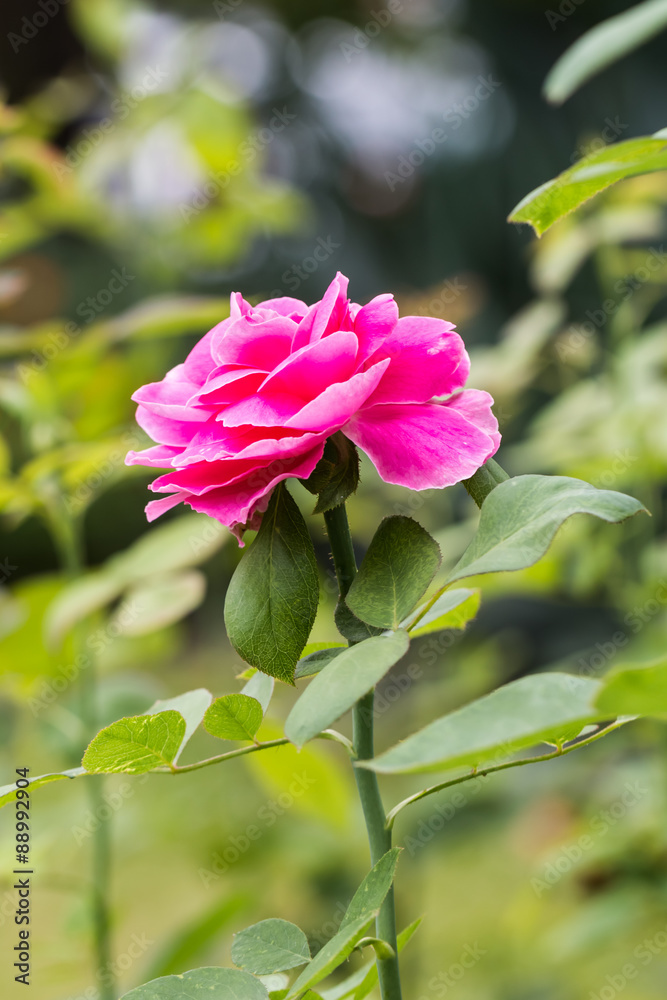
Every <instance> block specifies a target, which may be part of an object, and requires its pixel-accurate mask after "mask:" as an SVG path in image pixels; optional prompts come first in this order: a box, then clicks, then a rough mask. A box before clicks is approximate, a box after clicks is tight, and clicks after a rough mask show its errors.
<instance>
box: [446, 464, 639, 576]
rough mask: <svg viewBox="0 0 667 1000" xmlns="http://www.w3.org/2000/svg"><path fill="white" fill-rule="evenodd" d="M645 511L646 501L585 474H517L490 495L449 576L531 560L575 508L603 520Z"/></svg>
mask: <svg viewBox="0 0 667 1000" xmlns="http://www.w3.org/2000/svg"><path fill="white" fill-rule="evenodd" d="M640 511H645V507H644V506H643V505H642V504H641V503H640V502H639V500H635V499H634V497H629V496H626V495H625V494H624V493H615V492H613V491H612V490H598V489H596V488H595V487H594V486H591V485H590V483H585V482H583V481H582V480H580V479H569V478H567V477H566V476H516V477H515V478H514V479H508V480H507V481H506V482H504V483H500V484H499V485H498V486H496V488H495V489H494V490H492V492H491V493H489V495H488V496H487V498H486V500H485V501H484V503H483V504H482V510H481V517H480V522H479V528H478V530H477V534H476V535H475V537H474V538H473V540H472V542H471V543H470V545H469V546H468V548H467V549H466V550H465V552H464V553H463V556H462V557H461V559H460V560H459V561H458V563H457V564H456V566H455V567H454V569H453V570H452V572H451V573H450V574H449V577H448V582H449V583H452V582H453V581H454V580H461V579H463V578H464V577H468V576H476V575H477V574H478V573H498V572H502V571H506V570H517V569H525V567H527V566H532V565H533V564H534V563H536V562H537V561H538V559H540V558H541V557H542V556H543V555H544V553H545V552H546V551H547V549H548V548H549V546H550V545H551V542H552V541H553V538H554V535H555V534H556V532H557V530H558V528H559V527H560V526H561V524H562V523H563V522H564V521H566V520H567V518H568V517H571V516H572V515H573V514H593V515H594V516H595V517H599V518H601V519H602V520H603V521H609V522H618V521H624V520H625V519H626V518H627V517H631V516H632V515H633V514H637V513H639V512H640Z"/></svg>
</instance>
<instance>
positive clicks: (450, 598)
mask: <svg viewBox="0 0 667 1000" xmlns="http://www.w3.org/2000/svg"><path fill="white" fill-rule="evenodd" d="M480 599H481V598H480V592H479V590H468V589H466V588H463V587H462V588H461V589H460V590H445V591H444V592H439V593H438V594H436V596H435V597H434V598H431V600H430V601H428V602H427V603H426V604H425V605H424V606H423V607H422V608H418V609H417V613H416V615H415V617H414V618H413V619H412V622H411V623H410V624H409V625H407V626H406V627H407V629H408V631H409V632H410V636H411V638H413V639H416V638H417V637H418V636H420V635H429V634H430V633H431V632H440V631H442V629H446V628H453V629H464V628H465V627H466V625H467V624H468V622H469V621H472V619H473V618H474V617H475V615H476V614H477V612H478V610H479V603H480Z"/></svg>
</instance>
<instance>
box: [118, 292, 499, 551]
mask: <svg viewBox="0 0 667 1000" xmlns="http://www.w3.org/2000/svg"><path fill="white" fill-rule="evenodd" d="M347 285H348V279H347V278H345V277H344V276H343V275H341V274H337V275H336V277H335V278H334V280H333V281H332V283H331V285H330V286H329V288H328V289H327V291H326V293H325V295H324V297H323V298H322V299H321V301H320V302H317V303H316V304H315V305H313V306H311V307H308V306H307V305H306V304H305V303H303V302H301V301H299V300H298V299H293V298H289V297H285V298H277V299H269V300H267V301H265V302H262V303H260V304H259V305H257V306H251V305H249V304H248V303H247V302H246V301H245V300H244V299H243V298H242V296H241V295H240V294H239V293H234V294H233V295H232V296H231V312H230V316H229V318H228V319H226V320H224V321H223V322H221V323H219V324H218V325H217V326H215V327H214V328H213V329H212V330H210V331H209V332H208V333H207V334H206V335H205V336H204V337H203V338H202V339H201V340H200V341H199V343H198V344H197V345H196V346H195V347H194V348H193V350H192V351H191V352H190V354H189V355H188V357H187V358H186V360H185V362H184V363H183V364H180V365H177V366H176V367H175V368H173V369H172V370H171V371H169V372H168V373H167V375H165V377H164V378H163V379H162V381H160V382H153V383H151V384H149V385H145V386H143V387H142V388H141V389H139V390H138V391H137V392H136V393H135V394H134V396H133V399H134V400H135V401H136V402H137V403H138V404H139V405H138V408H137V421H138V423H139V425H140V426H141V427H142V428H143V429H144V430H145V431H146V433H147V434H148V435H149V436H150V437H151V438H152V439H153V440H154V441H155V442H157V443H156V445H155V446H154V447H151V448H148V449H147V450H146V451H142V452H134V451H132V452H130V453H129V454H128V456H127V459H126V461H127V463H128V464H130V465H132V464H137V465H147V466H154V467H157V468H168V469H169V471H168V472H167V473H166V474H165V475H162V476H160V477H159V478H157V479H156V480H155V481H154V482H153V483H152V485H151V489H152V490H153V491H154V492H156V493H165V494H167V495H166V496H164V497H162V498H161V499H159V500H153V501H152V502H151V503H149V504H148V506H147V507H146V513H147V516H148V519H149V520H153V519H154V518H156V517H158V516H159V515H160V514H162V513H164V512H165V511H167V510H169V509H170V508H171V507H174V506H175V505H176V504H179V503H186V504H188V505H189V506H190V507H192V508H193V509H194V510H197V511H201V512H203V513H206V514H209V515H211V516H212V517H214V518H216V519H217V520H218V521H221V522H222V523H223V524H225V525H228V526H229V527H230V528H231V529H232V530H233V531H235V533H236V534H237V535H238V536H239V538H240V537H241V534H242V531H243V529H244V528H246V527H254V528H256V527H258V524H259V520H260V518H261V514H262V512H263V511H264V510H266V507H267V505H268V502H269V498H270V495H271V492H272V490H273V489H274V487H275V486H276V485H277V484H278V483H279V482H280V481H281V480H283V479H287V478H288V477H292V476H294V477H299V478H305V477H308V476H309V475H310V474H311V473H312V472H313V470H314V469H315V466H316V465H317V463H318V462H319V460H320V459H321V458H322V454H323V451H324V446H325V443H326V440H327V438H328V437H330V436H331V435H333V434H334V433H336V432H337V431H342V433H343V434H344V435H345V436H346V437H347V438H349V439H350V440H351V441H353V442H354V443H355V444H356V445H358V446H359V447H360V448H361V449H362V450H363V451H364V452H366V454H367V455H368V456H369V457H370V459H371V460H372V462H373V463H374V465H375V467H376V468H377V470H378V472H379V474H380V476H381V477H382V479H384V480H385V482H388V483H394V484H397V485H399V486H406V487H409V488H410V489H414V490H423V489H427V488H433V487H436V488H441V487H444V486H451V485H452V484H454V483H457V482H459V481H460V480H462V479H467V478H468V477H470V476H472V475H473V473H474V472H475V471H476V470H477V469H478V468H479V467H480V466H481V465H482V464H483V463H484V462H485V461H486V460H487V459H488V458H490V457H491V456H492V455H493V454H494V453H495V452H496V450H497V448H498V445H499V442H500V436H499V434H498V424H497V421H496V419H495V417H494V416H493V414H492V412H491V404H492V402H493V400H492V399H491V397H490V396H489V394H488V393H486V392H480V391H477V390H474V389H465V390H464V389H463V386H464V385H465V382H466V379H467V377H468V373H469V367H470V365H469V360H468V355H467V353H466V351H465V348H464V345H463V341H462V340H461V337H460V336H459V335H458V334H457V333H456V332H455V330H454V327H453V325H452V324H451V323H446V322H444V321H443V320H439V319H431V318H429V317H423V316H405V317H403V318H400V319H399V316H398V307H397V305H396V303H395V301H394V299H393V296H391V295H378V296H377V297H376V298H374V299H372V301H371V302H369V303H368V304H367V305H365V306H359V305H357V304H356V303H353V302H350V301H349V300H348V298H347ZM438 397H441V398H438Z"/></svg>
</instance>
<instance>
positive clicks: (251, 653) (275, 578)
mask: <svg viewBox="0 0 667 1000" xmlns="http://www.w3.org/2000/svg"><path fill="white" fill-rule="evenodd" d="M317 597H318V578H317V564H316V562H315V553H314V550H313V543H312V541H311V540H310V535H309V534H308V529H307V527H306V524H305V522H304V520H303V517H302V516H301V513H300V511H299V508H298V507H297V505H296V504H295V503H294V500H293V499H292V497H291V496H290V495H289V493H288V492H287V490H286V489H285V487H284V486H283V485H280V486H278V487H277V489H276V490H275V491H274V493H273V496H272V498H271V501H270V503H269V507H268V509H267V511H266V513H265V514H264V517H263V519H262V526H261V528H260V529H259V532H258V534H257V538H256V539H255V541H254V542H253V544H252V545H251V547H250V550H249V551H248V552H247V553H246V554H245V555H244V556H243V558H242V559H241V562H240V563H239V565H238V567H237V569H236V572H235V573H234V576H233V577H232V580H231V583H230V585H229V589H228V591H227V598H226V600H225V625H226V627H227V632H228V635H229V639H230V641H231V643H232V645H233V646H234V648H235V649H236V651H237V653H238V654H239V656H241V657H242V658H243V659H244V660H246V662H248V663H250V664H252V666H254V667H257V668H258V669H259V670H262V671H263V672H264V673H265V674H269V675H270V676H271V677H276V678H277V679H278V680H282V681H286V682H287V683H289V684H292V683H294V670H295V667H296V664H297V661H298V659H299V657H300V655H301V652H302V650H303V648H304V646H305V645H306V643H307V641H308V636H309V635H310V630H311V629H312V627H313V622H314V621H315V615H316V613H317Z"/></svg>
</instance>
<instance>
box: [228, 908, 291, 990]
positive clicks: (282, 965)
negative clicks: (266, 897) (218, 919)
mask: <svg viewBox="0 0 667 1000" xmlns="http://www.w3.org/2000/svg"><path fill="white" fill-rule="evenodd" d="M309 961H310V949H309V947H308V939H307V938H306V935H305V934H304V933H303V931H302V930H301V928H300V927H297V926H296V924H291V923H290V922H289V921H287V920H278V919H276V918H273V919H270V920H261V921H260V922H259V923H258V924H253V925H252V927H247V928H246V929H245V930H243V931H239V932H238V934H235V935H234V942H233V944H232V962H233V963H234V965H238V967H239V968H240V969H245V970H246V971H247V972H253V973H254V974H255V975H256V976H268V975H270V974H271V973H272V972H284V971H285V970H286V969H296V968H297V967H298V966H300V965H305V964H306V962H309Z"/></svg>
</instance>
